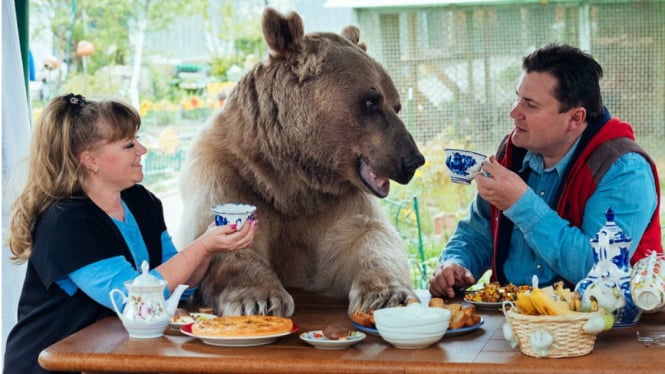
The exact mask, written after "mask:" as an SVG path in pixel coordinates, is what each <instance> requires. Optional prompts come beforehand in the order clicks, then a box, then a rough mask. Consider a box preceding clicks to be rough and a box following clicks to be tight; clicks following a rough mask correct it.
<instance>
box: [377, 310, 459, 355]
mask: <svg viewBox="0 0 665 374" xmlns="http://www.w3.org/2000/svg"><path fill="white" fill-rule="evenodd" d="M374 319H375V321H376V329H377V331H378V332H379V335H380V336H381V337H382V338H383V339H384V340H385V341H387V342H388V343H390V344H392V345H394V346H395V347H397V348H404V349H415V348H423V347H427V346H429V345H432V344H434V343H436V342H437V341H439V340H441V338H442V337H443V335H444V334H445V333H446V331H447V330H448V322H449V321H450V311H449V310H448V309H443V308H431V307H428V306H424V305H422V304H419V303H414V304H411V305H409V306H406V307H395V308H384V309H378V310H375V311H374Z"/></svg>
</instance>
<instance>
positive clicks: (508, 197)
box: [476, 156, 529, 210]
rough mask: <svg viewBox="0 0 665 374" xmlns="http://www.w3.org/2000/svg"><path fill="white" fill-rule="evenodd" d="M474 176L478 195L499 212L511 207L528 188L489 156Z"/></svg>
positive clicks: (514, 174) (517, 177)
mask: <svg viewBox="0 0 665 374" xmlns="http://www.w3.org/2000/svg"><path fill="white" fill-rule="evenodd" d="M482 170H483V171H482V172H480V173H478V175H477V176H476V186H477V187H478V194H479V195H480V196H481V197H482V198H483V199H485V200H487V201H488V202H489V203H490V204H492V205H494V206H496V207H497V208H499V209H500V210H506V209H508V208H510V207H511V206H513V204H515V202H516V201H517V200H519V198H520V197H522V195H523V194H524V193H525V192H526V190H527V189H528V188H529V186H527V184H526V183H525V182H524V181H523V180H522V178H520V176H519V175H517V174H516V173H514V172H512V171H510V170H509V169H507V168H505V167H503V165H501V164H499V163H498V162H497V161H496V157H494V156H490V157H489V158H488V159H487V160H486V161H485V162H483V169H482Z"/></svg>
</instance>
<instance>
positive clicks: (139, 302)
mask: <svg viewBox="0 0 665 374" xmlns="http://www.w3.org/2000/svg"><path fill="white" fill-rule="evenodd" d="M166 284H167V282H166V281H165V280H161V279H158V278H157V277H155V276H154V275H152V274H150V272H149V265H148V262H147V261H143V263H142V264H141V275H139V276H138V277H136V279H133V280H130V281H127V282H125V288H127V291H128V292H129V294H128V295H125V294H124V293H123V292H122V291H121V290H119V289H117V288H116V289H113V290H111V292H109V296H110V297H111V304H113V309H114V310H115V312H116V313H117V314H118V317H120V320H122V324H123V325H124V326H125V329H126V330H127V332H128V333H129V336H131V337H134V338H156V337H159V336H162V334H163V333H164V330H165V329H166V326H168V324H169V320H170V319H171V317H173V314H174V313H175V310H176V308H177V307H178V301H179V300H180V296H182V293H183V292H184V291H185V290H186V289H187V288H188V287H189V286H188V285H186V284H181V285H179V286H178V287H176V288H175V290H173V293H172V294H171V297H169V299H168V300H165V299H164V287H166ZM114 295H118V296H120V297H121V298H122V303H123V304H122V305H124V308H123V309H122V313H121V312H120V310H121V309H120V308H118V306H117V305H116V298H115V297H114ZM122 305H121V306H122Z"/></svg>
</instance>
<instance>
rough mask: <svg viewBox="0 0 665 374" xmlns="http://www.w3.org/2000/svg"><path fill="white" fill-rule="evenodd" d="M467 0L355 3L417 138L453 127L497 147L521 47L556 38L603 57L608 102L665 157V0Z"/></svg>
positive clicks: (524, 50) (505, 127) (506, 124)
mask: <svg viewBox="0 0 665 374" xmlns="http://www.w3.org/2000/svg"><path fill="white" fill-rule="evenodd" d="M405 3H407V2H405ZM460 4H461V3H460V2H457V4H456V5H441V6H427V7H410V8H407V7H406V6H405V7H403V8H402V7H390V8H388V7H386V8H381V7H374V8H365V9H356V12H355V15H356V18H357V23H358V25H359V26H360V27H361V29H362V30H363V38H364V39H365V42H366V43H367V45H368V52H369V53H370V54H371V55H372V56H374V57H376V58H377V59H378V60H379V61H381V62H382V63H383V64H384V66H385V67H386V68H387V69H388V71H389V72H390V74H391V76H392V77H393V79H394V81H395V83H396V85H397V86H398V89H399V90H400V93H401V96H402V99H403V102H404V103H406V105H405V106H404V111H403V112H402V118H403V119H405V120H406V121H407V123H408V126H409V128H410V130H411V132H412V133H413V134H414V136H415V137H416V139H418V141H419V142H427V141H428V140H430V139H432V138H433V137H434V136H435V135H436V134H439V133H441V132H442V131H444V130H445V129H446V128H450V129H452V130H453V134H455V135H457V136H463V135H468V136H469V137H470V138H471V139H473V141H474V146H475V148H476V149H477V150H480V151H484V152H490V153H491V152H494V151H495V147H496V145H497V144H498V142H499V140H500V139H501V138H502V137H503V135H505V134H506V132H507V131H509V130H510V129H511V128H512V120H511V119H510V117H509V115H508V112H509V110H510V106H511V104H512V102H513V100H514V98H515V88H516V83H517V79H518V78H519V75H520V74H521V59H522V57H523V56H525V55H526V54H528V53H530V52H531V51H533V50H534V49H536V48H538V47H540V46H543V45H545V44H547V43H550V42H558V43H568V44H572V45H576V46H578V47H580V48H581V49H583V50H586V51H589V52H590V53H591V54H592V55H593V56H594V57H595V58H596V59H597V60H598V61H599V63H600V64H601V65H603V68H604V71H605V75H604V79H603V80H602V81H601V89H602V90H603V95H604V101H605V104H606V106H607V107H608V108H609V109H610V112H611V113H612V114H613V115H614V116H618V117H620V118H621V119H623V120H625V121H628V122H630V123H631V124H632V125H633V127H634V128H635V131H636V135H637V139H638V142H640V143H641V144H642V146H643V147H645V148H646V149H647V151H649V152H650V153H651V154H652V156H653V157H654V158H655V159H657V160H663V161H665V126H664V124H665V1H663V0H651V1H649V0H642V1H626V0H624V1H609V0H588V1H544V2H543V1H540V2H532V1H529V2H525V1H522V2H515V3H513V4H510V3H508V2H505V1H501V2H500V3H499V2H497V3H494V4H492V2H490V1H487V2H483V3H480V4H475V5H460ZM661 164H662V163H661Z"/></svg>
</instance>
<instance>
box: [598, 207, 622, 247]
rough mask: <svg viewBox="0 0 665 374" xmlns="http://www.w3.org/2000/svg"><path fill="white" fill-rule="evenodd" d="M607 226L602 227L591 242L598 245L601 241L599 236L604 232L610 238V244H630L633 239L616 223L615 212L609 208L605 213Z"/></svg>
mask: <svg viewBox="0 0 665 374" xmlns="http://www.w3.org/2000/svg"><path fill="white" fill-rule="evenodd" d="M605 220H606V221H607V222H605V226H603V227H601V228H600V230H598V233H596V236H595V237H594V238H593V239H591V242H593V243H596V242H598V240H599V236H600V234H601V233H602V232H605V233H606V234H607V235H608V236H609V238H610V243H620V242H630V241H631V239H630V238H629V237H628V236H627V235H626V234H625V233H624V232H623V230H621V228H620V227H619V225H617V224H616V222H614V210H612V207H609V208H607V211H605Z"/></svg>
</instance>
